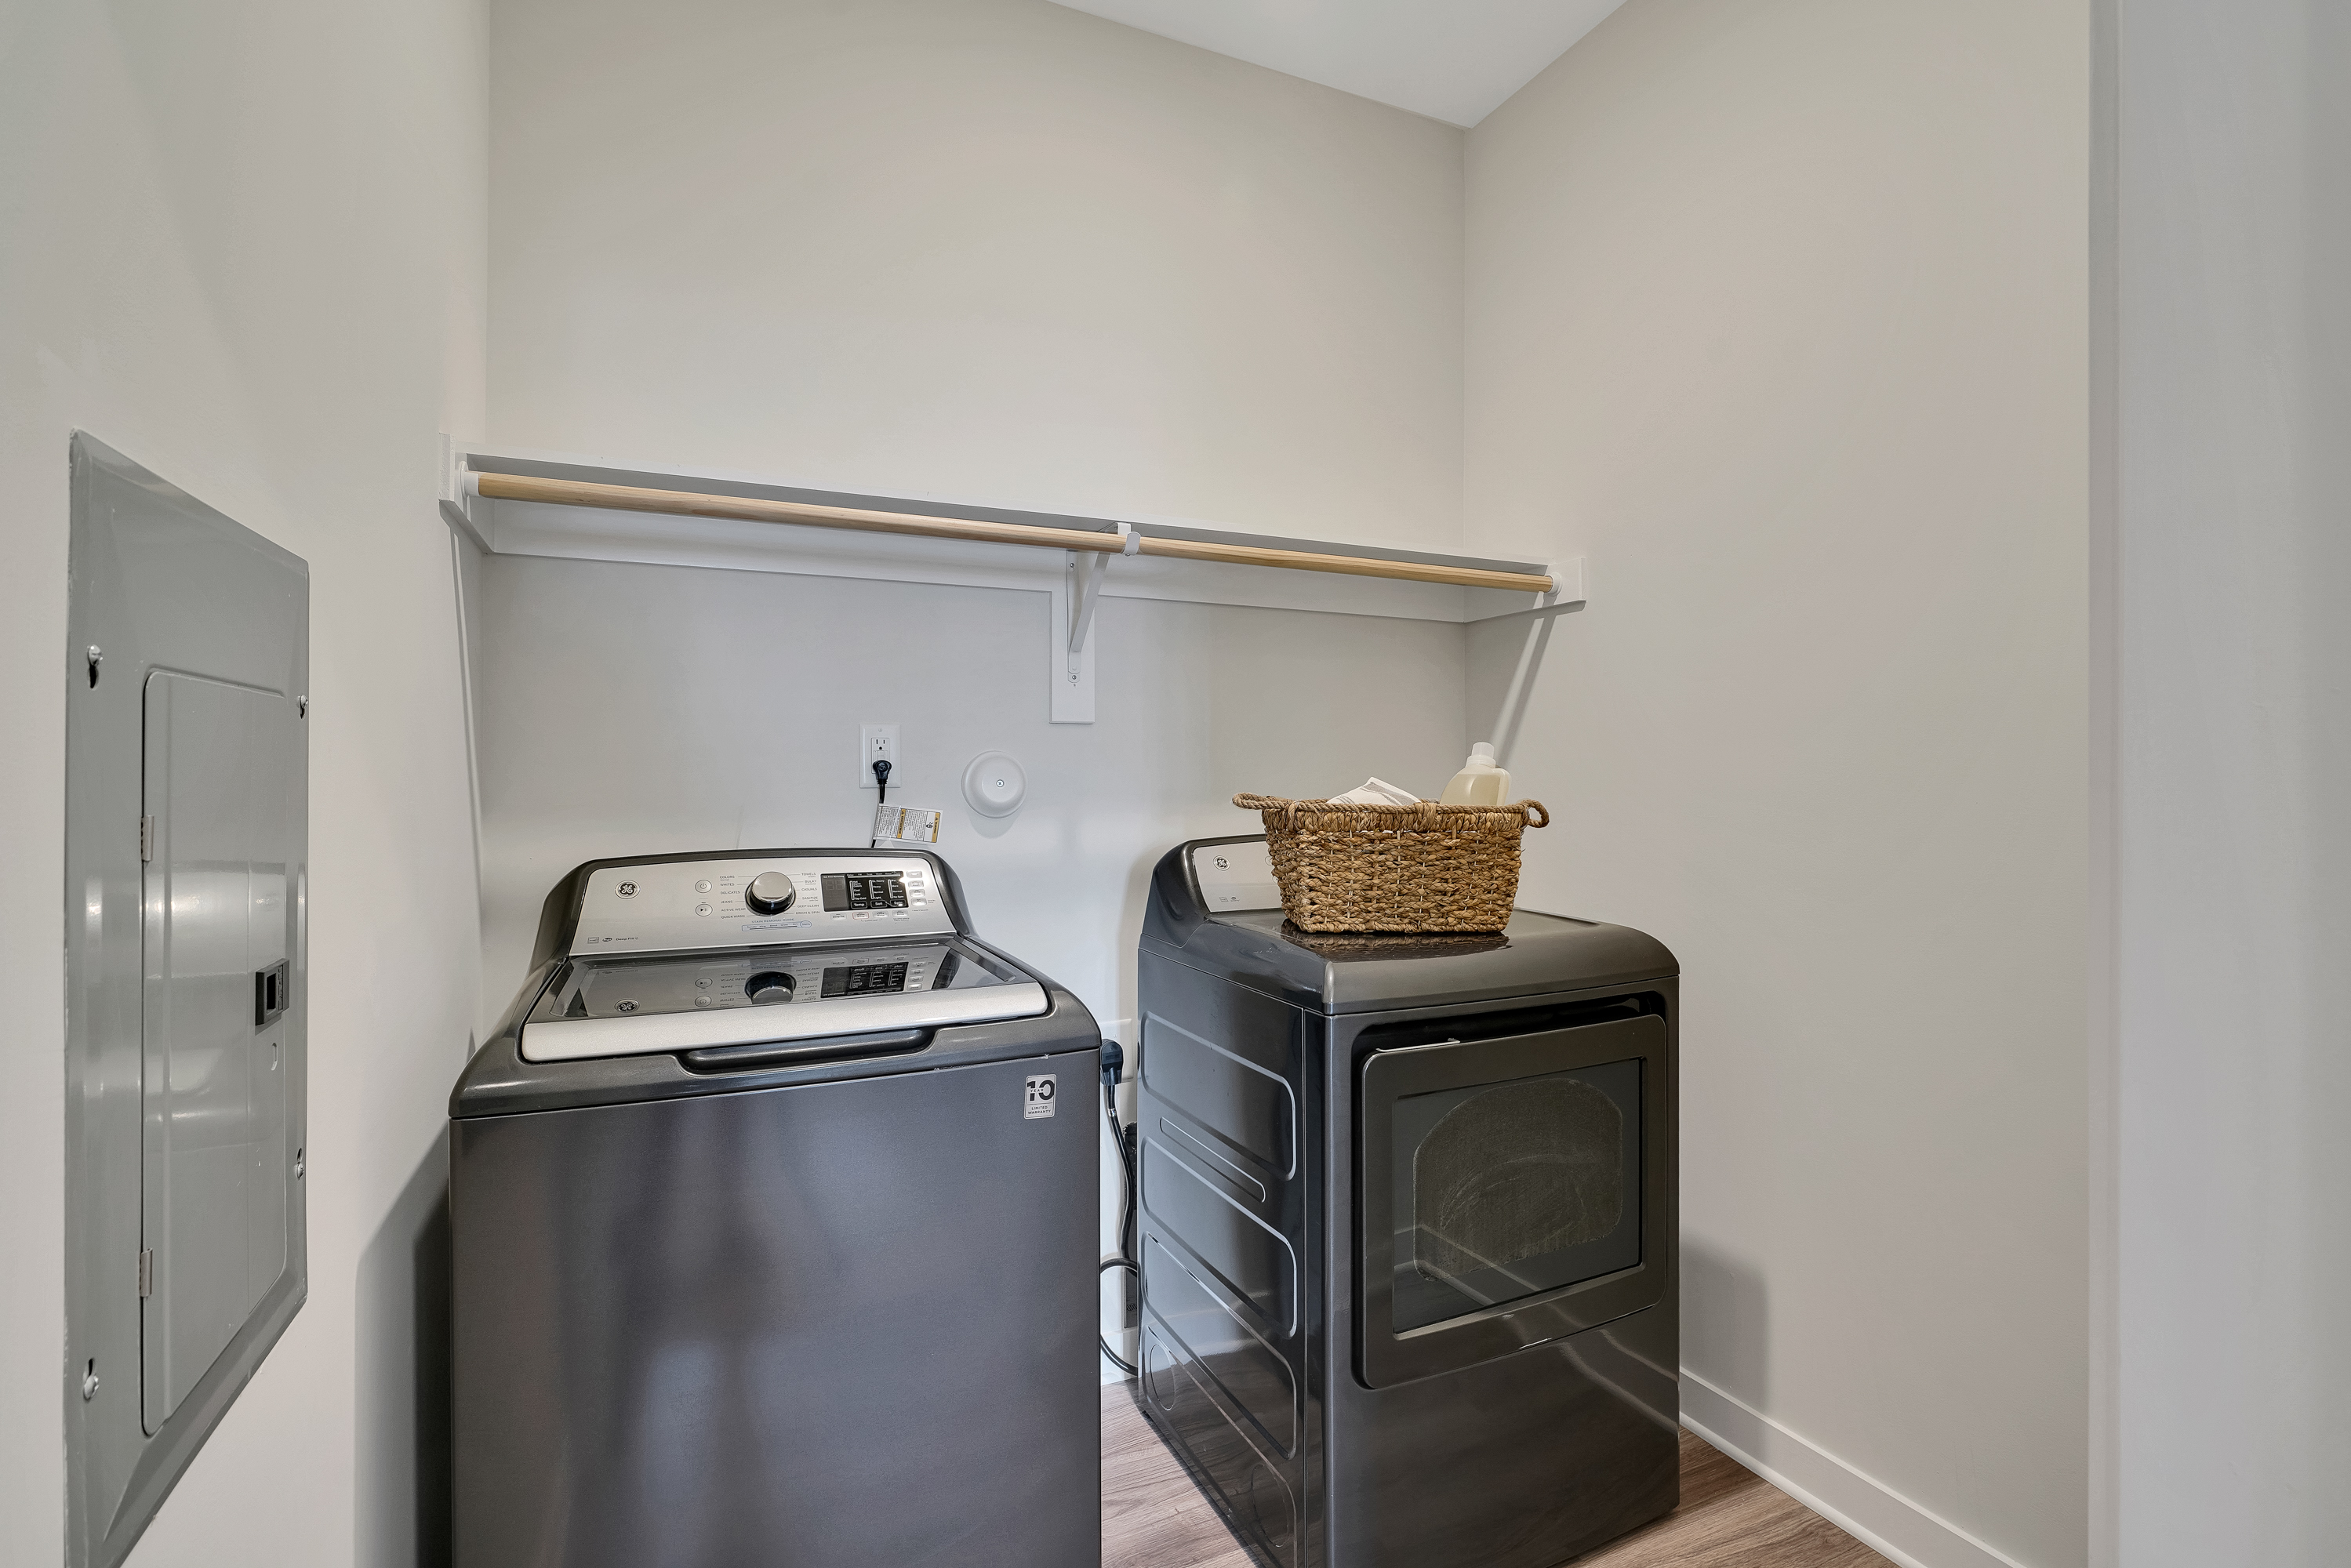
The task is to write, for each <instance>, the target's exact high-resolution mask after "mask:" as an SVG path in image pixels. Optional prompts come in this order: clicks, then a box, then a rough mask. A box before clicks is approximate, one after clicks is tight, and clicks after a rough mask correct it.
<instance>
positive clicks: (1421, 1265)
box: [1389, 1057, 1641, 1330]
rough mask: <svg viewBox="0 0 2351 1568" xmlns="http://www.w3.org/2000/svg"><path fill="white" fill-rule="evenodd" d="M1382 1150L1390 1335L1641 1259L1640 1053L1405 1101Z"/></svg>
mask: <svg viewBox="0 0 2351 1568" xmlns="http://www.w3.org/2000/svg"><path fill="white" fill-rule="evenodd" d="M1389 1143H1390V1149H1391V1152H1392V1155H1393V1158H1392V1160H1391V1162H1390V1173H1389V1179H1390V1183H1391V1186H1393V1188H1394V1190H1393V1192H1392V1194H1391V1197H1392V1201H1393V1208H1392V1213H1393V1215H1394V1217H1395V1221H1396V1232H1395V1257H1394V1259H1393V1260H1392V1262H1391V1265H1390V1271H1391V1274H1392V1275H1393V1280H1394V1289H1395V1297H1394V1301H1393V1315H1394V1321H1395V1326H1396V1328H1398V1329H1400V1330H1402V1329H1416V1328H1425V1327H1426V1326H1427V1325H1428V1324H1430V1323H1436V1322H1445V1321H1446V1320H1447V1319H1448V1318H1458V1317H1462V1316H1465V1315H1467V1314H1468V1313H1471V1312H1481V1311H1483V1310H1485V1309H1486V1308H1489V1307H1498V1306H1501V1305H1503V1304H1504V1303H1506V1302H1510V1301H1522V1300H1524V1299H1525V1298H1527V1297H1529V1296H1533V1295H1539V1294H1541V1293H1542V1292H1543V1291H1556V1290H1561V1289H1563V1288H1564V1287H1566V1286H1569V1285H1574V1284H1580V1283H1582V1282H1583V1281H1586V1280H1593V1279H1597V1278H1599V1277H1600V1276H1601V1275H1603V1274H1614V1273H1615V1272H1617V1271H1618V1270H1623V1269H1630V1268H1633V1267H1635V1265H1637V1264H1638V1263H1639V1262H1640V1261H1641V1063H1640V1060H1639V1059H1638V1058H1637V1057H1636V1058H1634V1059H1632V1060H1629V1061H1610V1062H1604V1063H1602V1064H1601V1065H1599V1066H1597V1067H1592V1068H1583V1069H1578V1070H1575V1071H1569V1072H1557V1073H1547V1074H1544V1075H1543V1076H1541V1077H1539V1078H1521V1079H1518V1080H1515V1081H1514V1082H1509V1083H1483V1084H1473V1085H1470V1086H1468V1087H1466V1088H1458V1089H1446V1090H1440V1091H1438V1092H1435V1093H1431V1094H1415V1095H1411V1096H1408V1097H1406V1098H1405V1099H1402V1100H1399V1101H1397V1102H1396V1103H1395V1110H1394V1112H1393V1113H1392V1116H1391V1121H1390V1124H1389Z"/></svg>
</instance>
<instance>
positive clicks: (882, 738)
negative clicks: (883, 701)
mask: <svg viewBox="0 0 2351 1568" xmlns="http://www.w3.org/2000/svg"><path fill="white" fill-rule="evenodd" d="M877 762H886V763H888V764H889V765H890V782H891V783H893V784H895V783H897V782H898V781H899V779H898V770H899V769H900V768H903V767H904V766H905V764H904V763H903V762H901V761H900V760H899V759H898V727H897V726H896V725H894V724H864V725H860V726H858V727H857V787H858V788H859V789H872V788H873V787H874V786H873V765H874V764H875V763H877Z"/></svg>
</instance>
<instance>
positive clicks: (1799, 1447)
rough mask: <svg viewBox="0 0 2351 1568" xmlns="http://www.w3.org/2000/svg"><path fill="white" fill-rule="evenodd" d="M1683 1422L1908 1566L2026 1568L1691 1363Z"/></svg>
mask: <svg viewBox="0 0 2351 1568" xmlns="http://www.w3.org/2000/svg"><path fill="white" fill-rule="evenodd" d="M1682 1425H1683V1426H1685V1427H1688V1428H1689V1429H1690V1430H1691V1431H1693V1432H1695V1433H1697V1434H1698V1436H1699V1437H1704V1438H1705V1439H1706V1440H1707V1441H1708V1442H1709V1443H1712V1444H1713V1445H1714V1446H1715V1447H1716V1448H1720V1449H1721V1450H1722V1451H1723V1452H1724V1453H1726V1454H1729V1456H1730V1457H1731V1458H1734V1459H1737V1460H1738V1461H1739V1462H1740V1464H1742V1465H1745V1466H1746V1467H1747V1468H1748V1469H1750V1470H1753V1471H1754V1472H1755V1473H1756V1474H1757V1475H1759V1476H1761V1477H1762V1478H1763V1479H1765V1480H1767V1481H1770V1482H1771V1484H1772V1485H1773V1486H1775V1487H1778V1488H1779V1489H1780V1490H1782V1491H1783V1492H1786V1493H1787V1494H1788V1495H1789V1496H1790V1497H1792V1498H1794V1499H1795V1500H1797V1501H1798V1502H1801V1503H1802V1504H1803V1505H1804V1506H1805V1507H1807V1508H1809V1509H1811V1510H1813V1511H1814V1512H1816V1513H1819V1514H1821V1515H1823V1517H1825V1518H1827V1519H1828V1520H1829V1521H1831V1522H1833V1523H1834V1524H1835V1525H1836V1526H1837V1527H1838V1528H1839V1529H1841V1530H1844V1531H1847V1532H1848V1533H1850V1534H1853V1535H1855V1536H1857V1537H1859V1538H1860V1539H1861V1540H1863V1541H1865V1542H1868V1543H1869V1545H1871V1546H1872V1547H1874V1548H1876V1550H1877V1551H1879V1552H1884V1553H1885V1554H1886V1556H1888V1557H1891V1558H1892V1559H1894V1561H1895V1562H1896V1563H1901V1564H1902V1568H2024V1564H2022V1563H2019V1562H2018V1561H2017V1560H2016V1559H2015V1558H2013V1557H2011V1556H2009V1555H2008V1554H2007V1553H2006V1552H2001V1551H1999V1550H1997V1549H1995V1548H1993V1547H1991V1546H1988V1545H1986V1544H1985V1543H1984V1542H1980V1541H1978V1540H1977V1539H1976V1538H1975V1537H1974V1536H1972V1535H1970V1534H1969V1533H1968V1532H1967V1531H1964V1530H1961V1529H1960V1528H1959V1526H1958V1525H1956V1524H1953V1523H1951V1522H1950V1521H1949V1520H1946V1519H1942V1518H1939V1517H1938V1516H1937V1515H1936V1514H1934V1513H1932V1512H1929V1511H1928V1510H1926V1509H1923V1508H1921V1507H1919V1506H1918V1505H1917V1503H1915V1502H1912V1501H1911V1500H1909V1499H1908V1498H1907V1497H1904V1496H1903V1495H1902V1494H1901V1493H1900V1492H1898V1491H1896V1490H1894V1489H1893V1488H1891V1487H1889V1486H1886V1484H1885V1483H1884V1482H1882V1481H1878V1480H1875V1479H1871V1478H1870V1477H1868V1476H1866V1475H1864V1474H1863V1473H1862V1472H1861V1471H1859V1470H1857V1469H1854V1468H1853V1467H1852V1466H1851V1465H1849V1464H1846V1463H1845V1462H1844V1460H1843V1459H1840V1458H1837V1457H1836V1456H1835V1455H1834V1454H1832V1453H1830V1452H1828V1451H1827V1450H1826V1449H1824V1448H1819V1447H1816V1446H1815V1445H1813V1443H1810V1442H1808V1441H1806V1440H1805V1439H1804V1438H1802V1437H1798V1436H1796V1434H1795V1433H1793V1432H1791V1431H1790V1430H1788V1428H1787V1427H1782V1425H1780V1423H1778V1422H1777V1421H1774V1420H1772V1419H1771V1417H1770V1416H1766V1415H1764V1414H1763V1413H1762V1412H1761V1411H1760V1410H1757V1409H1755V1408H1754V1407H1753V1406H1749V1405H1747V1404H1744V1403H1742V1402H1741V1401H1740V1399H1738V1398H1737V1397H1736V1396H1732V1395H1729V1394H1726V1393H1724V1392H1723V1391H1722V1390H1721V1389H1719V1388H1717V1387H1716V1386H1715V1385H1713V1384H1711V1383H1708V1381H1707V1380H1706V1379H1705V1378H1703V1377H1700V1376H1698V1374H1696V1373H1694V1372H1692V1371H1691V1370H1690V1369H1689V1368H1688V1367H1687V1366H1686V1367H1684V1368H1682Z"/></svg>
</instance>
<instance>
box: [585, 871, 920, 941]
mask: <svg viewBox="0 0 2351 1568" xmlns="http://www.w3.org/2000/svg"><path fill="white" fill-rule="evenodd" d="M934 882H935V878H934V876H933V873H932V871H931V864H930V862H928V861H926V860H925V859H923V858H922V857H921V856H919V855H893V854H891V853H888V852H885V851H875V852H872V853H870V854H858V855H793V856H775V855H746V856H742V857H740V858H728V859H709V860H693V861H665V862H653V863H648V864H643V865H620V866H602V867H600V868H598V869H597V870H596V871H594V872H591V873H590V874H589V877H588V885H587V888H586V890H585V892H584V893H583V894H582V895H581V899H580V918H579V922H578V924H577V925H575V926H574V927H573V929H572V933H571V946H570V949H569V951H570V953H571V955H572V956H580V955H583V954H602V953H678V952H691V951H694V950H696V949H701V948H709V947H753V946H759V947H764V946H774V945H776V944H778V943H787V942H841V941H848V940H852V939H854V940H859V941H870V940H872V939H873V938H875V937H885V936H952V935H954V933H955V921H954V918H953V917H952V916H951V915H949V913H948V912H947V909H946V902H945V900H944V899H943V898H942V896H941V895H940V892H939V889H938V888H937V887H936V886H935V885H934Z"/></svg>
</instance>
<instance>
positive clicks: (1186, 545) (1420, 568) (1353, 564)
mask: <svg viewBox="0 0 2351 1568" xmlns="http://www.w3.org/2000/svg"><path fill="white" fill-rule="evenodd" d="M465 488H466V489H467V490H468V491H469V492H471V493H472V494H474V495H476V496H486V497H489V498H490V499H492V500H494V501H543V502H546V503H548V504H549V505H551V506H558V507H605V508H607V509H609V510H612V511H622V512H664V513H669V514H672V515H674V516H677V517H739V518H742V519H744V520H746V521H748V522H754V523H803V524H809V525H811V526H813V527H816V528H859V529H862V530H864V531H866V532H868V533H877V534H921V535H925V536H927V537H929V538H941V539H978V540H981V541H983V542H985V543H988V544H999V545H1034V546H1037V547H1039V548H1040V549H1081V550H1092V551H1094V552H1096V553H1097V554H1101V555H1117V554H1119V553H1121V552H1122V551H1123V549H1125V548H1126V541H1125V539H1124V538H1122V537H1121V536H1120V535H1117V534H1106V533H1097V532H1095V531H1093V530H1092V529H1090V528H1042V527H1040V526H1038V525H1036V524H1034V523H986V522H980V521H977V520H976V519H973V518H968V517H922V516H918V515H916V514H914V513H910V512H869V511H865V510H862V509H861V508H859V507H817V506H810V505H808V504H806V503H804V502H800V501H767V500H761V499H759V498H758V497H751V496H704V495H699V494H696V493H695V492H693V491H690V490H648V489H643V488H640V487H638V486H633V485H594V484H590V483H588V482H587V481H585V480H580V479H535V478H531V477H528V476H525V475H520V474H468V475H467V476H465ZM1140 553H1141V554H1144V555H1164V556H1173V557H1175V558H1177V559H1183V560H1220V561H1228V562H1231V563H1232V564H1234V565H1236V566H1272V567H1281V568H1285V569H1287V570H1291V571H1335V572H1343V573H1344V574H1346V575H1348V576H1350V577H1386V578H1395V579H1397V580H1402V581H1405V582H1444V583H1451V584H1454V585H1455V586H1457V587H1461V588H1499V589H1502V590H1505V591H1510V592H1514V593H1549V592H1550V591H1552V580H1551V579H1550V578H1549V577H1546V576H1542V575H1541V574H1539V573H1534V572H1524V571H1488V570H1483V569H1482V568H1478V567H1468V566H1435V565H1429V564H1425V563H1423V562H1420V561H1411V560H1374V559H1367V558H1365V557H1363V556H1353V555H1318V554H1316V553H1314V552H1312V551H1311V550H1294V549H1266V548H1263V547H1259V546H1256V545H1220V544H1209V543H1206V542H1204V541H1201V540H1198V539H1175V538H1160V537H1158V536H1156V535H1153V534H1144V535H1143V536H1142V544H1141V548H1140Z"/></svg>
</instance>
